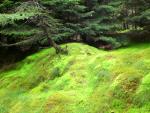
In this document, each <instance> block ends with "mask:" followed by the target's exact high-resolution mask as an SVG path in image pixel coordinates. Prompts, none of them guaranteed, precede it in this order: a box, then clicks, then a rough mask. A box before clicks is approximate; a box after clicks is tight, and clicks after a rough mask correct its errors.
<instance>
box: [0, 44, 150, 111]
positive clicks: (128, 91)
mask: <svg viewBox="0 0 150 113" xmlns="http://www.w3.org/2000/svg"><path fill="white" fill-rule="evenodd" d="M67 45H68V49H69V54H68V55H56V54H55V51H54V49H52V48H51V49H45V50H42V51H40V52H38V53H36V54H33V55H31V56H29V57H27V58H26V59H24V60H23V61H21V62H19V63H17V64H15V65H12V66H11V68H5V69H3V70H1V71H0V113H150V109H149V107H150V87H149V86H150V45H149V44H139V45H133V46H131V47H128V48H122V49H118V50H114V51H110V52H106V51H102V50H98V49H96V48H93V47H90V46H88V45H84V44H79V43H72V44H67ZM64 46H65V45H64Z"/></svg>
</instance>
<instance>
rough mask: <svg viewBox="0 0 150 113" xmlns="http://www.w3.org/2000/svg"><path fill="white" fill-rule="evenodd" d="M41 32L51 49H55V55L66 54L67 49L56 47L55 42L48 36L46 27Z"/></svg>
mask: <svg viewBox="0 0 150 113" xmlns="http://www.w3.org/2000/svg"><path fill="white" fill-rule="evenodd" d="M43 30H44V33H45V35H46V36H47V38H48V42H49V43H50V45H51V46H52V47H54V48H55V50H56V53H57V54H58V53H67V48H66V49H63V48H61V47H60V46H59V45H57V44H56V43H55V41H54V40H53V39H52V38H51V35H50V33H49V30H48V27H46V26H45V27H43Z"/></svg>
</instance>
